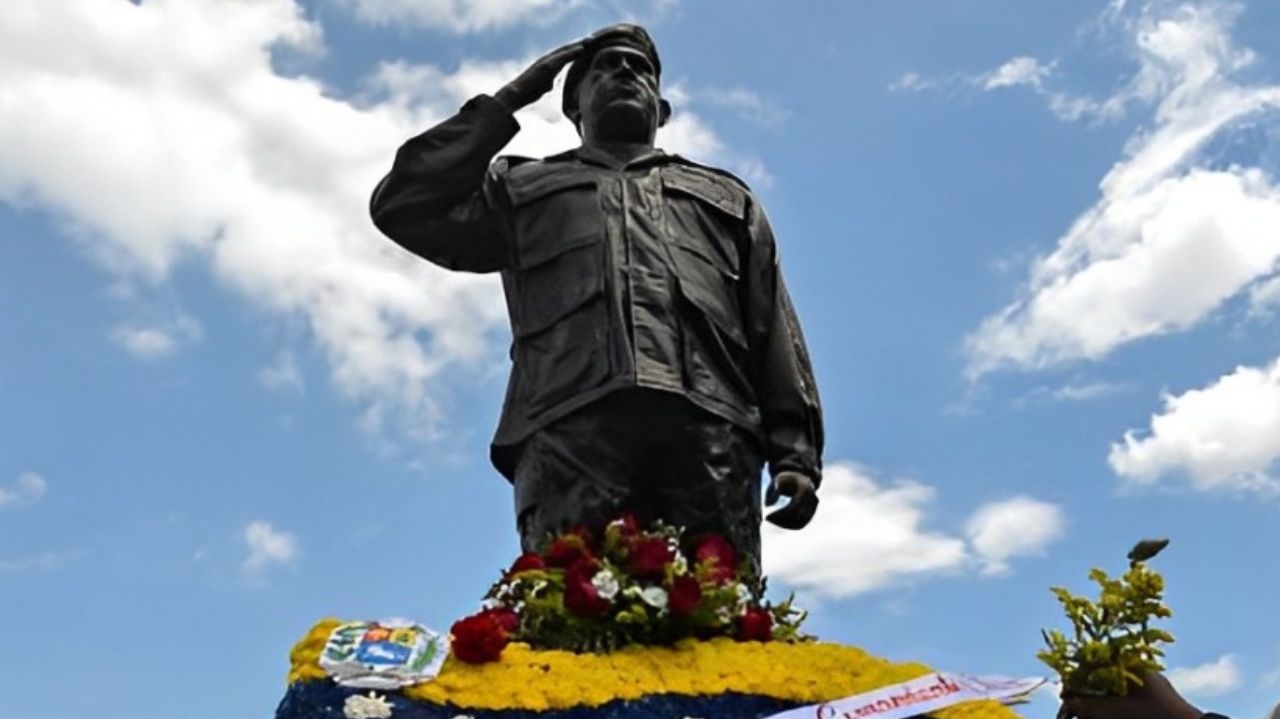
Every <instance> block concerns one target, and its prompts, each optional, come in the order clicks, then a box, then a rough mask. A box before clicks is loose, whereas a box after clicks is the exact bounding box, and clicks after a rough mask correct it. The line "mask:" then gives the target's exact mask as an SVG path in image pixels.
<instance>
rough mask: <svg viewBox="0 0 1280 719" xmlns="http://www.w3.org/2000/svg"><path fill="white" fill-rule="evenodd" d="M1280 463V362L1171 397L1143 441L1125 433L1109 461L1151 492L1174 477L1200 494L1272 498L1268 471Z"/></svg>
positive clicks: (1273, 482)
mask: <svg viewBox="0 0 1280 719" xmlns="http://www.w3.org/2000/svg"><path fill="white" fill-rule="evenodd" d="M1277 458H1280V359H1278V360H1276V361H1274V362H1272V363H1271V365H1270V366H1268V367H1265V368H1257V367H1237V368H1236V369H1235V371H1233V372H1231V373H1230V374H1227V375H1224V376H1223V377H1220V378H1219V379H1218V380H1217V381H1216V382H1214V383H1213V384H1211V385H1209V386H1207V387H1205V388H1203V389H1194V390H1188V391H1187V392H1185V393H1183V394H1181V395H1171V394H1166V395H1165V397H1164V412H1162V413H1161V414H1158V415H1154V416H1152V418H1151V428H1150V431H1149V432H1147V433H1146V434H1145V436H1139V435H1138V434H1137V433H1135V432H1132V431H1130V432H1126V433H1125V435H1124V439H1123V441H1121V442H1118V443H1116V444H1113V445H1112V447H1111V453H1110V456H1109V458H1108V460H1109V462H1110V463H1111V468H1112V469H1113V470H1115V472H1116V473H1117V474H1119V475H1120V476H1121V477H1124V478H1125V479H1127V480H1129V481H1130V482H1132V483H1134V484H1141V485H1149V484H1153V483H1155V482H1156V481H1158V480H1159V479H1160V478H1161V477H1164V476H1166V475H1168V474H1169V473H1171V472H1174V471H1175V470H1181V471H1184V472H1185V473H1186V474H1187V475H1188V476H1189V478H1190V480H1191V484H1192V486H1194V487H1195V488H1197V489H1201V490H1230V491H1252V492H1259V493H1262V494H1273V493H1275V492H1277V491H1278V490H1280V481H1277V479H1276V478H1274V477H1271V476H1268V474H1267V470H1268V468H1269V467H1271V466H1272V465H1273V464H1274V463H1275V461H1276V459H1277Z"/></svg>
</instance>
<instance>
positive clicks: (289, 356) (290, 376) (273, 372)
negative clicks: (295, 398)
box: [258, 350, 307, 394]
mask: <svg viewBox="0 0 1280 719" xmlns="http://www.w3.org/2000/svg"><path fill="white" fill-rule="evenodd" d="M258 383H259V384H261V385H262V386H263V387H265V388H267V389H269V390H271V391H273V392H296V393H299V394H301V393H302V392H304V391H306V388H307V385H306V382H305V381H303V379H302V372H300V371H299V370H298V363H297V362H296V361H295V360H294V359H293V353H292V352H289V351H287V350H286V351H283V352H281V353H280V354H279V355H277V356H276V359H275V361H273V362H272V363H271V364H269V365H267V366H266V367H263V368H262V369H260V370H258Z"/></svg>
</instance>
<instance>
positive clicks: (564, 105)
mask: <svg viewBox="0 0 1280 719" xmlns="http://www.w3.org/2000/svg"><path fill="white" fill-rule="evenodd" d="M618 45H625V46H626V47H630V48H633V49H635V50H639V51H640V52H642V53H644V54H645V56H646V57H648V58H649V62H652V63H653V72H654V74H655V75H657V76H659V77H661V76H662V61H661V60H659V59H658V46H657V45H654V44H653V38H651V37H649V33H648V32H646V31H645V29H644V28H642V27H640V26H639V25H632V24H630V23H618V24H617V25H610V26H608V27H606V28H602V29H600V30H597V31H595V32H594V33H592V34H591V37H589V38H587V40H586V48H585V52H583V54H582V57H579V58H578V59H577V60H575V61H574V62H573V64H572V65H570V66H569V74H568V75H566V76H565V80H564V94H563V95H562V96H561V100H560V110H561V112H563V113H564V114H565V117H568V118H569V119H570V120H574V119H575V116H576V115H577V114H578V83H579V82H582V76H583V75H585V74H586V73H587V68H588V67H590V66H591V58H592V57H594V56H595V54H596V53H597V52H599V51H600V50H601V49H602V48H606V47H616V46H618ZM575 121H576V120H575Z"/></svg>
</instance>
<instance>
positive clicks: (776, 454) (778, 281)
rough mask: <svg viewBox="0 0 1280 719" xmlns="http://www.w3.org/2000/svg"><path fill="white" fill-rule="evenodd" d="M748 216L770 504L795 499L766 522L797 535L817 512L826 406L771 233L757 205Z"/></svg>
mask: <svg viewBox="0 0 1280 719" xmlns="http://www.w3.org/2000/svg"><path fill="white" fill-rule="evenodd" d="M747 211H748V217H747V221H748V233H749V237H750V249H749V254H748V260H747V263H746V268H745V273H746V276H745V280H746V282H747V293H748V296H747V298H746V304H747V308H748V310H747V335H748V344H749V347H750V351H751V368H752V371H751V374H752V379H753V382H754V385H755V388H756V395H757V400H758V402H759V405H760V413H761V417H762V420H763V425H764V435H765V456H766V458H767V459H768V461H769V470H770V474H771V475H772V476H773V481H772V482H771V483H770V486H769V491H768V493H767V495H766V498H765V501H766V503H768V504H770V505H772V504H774V503H776V502H777V501H778V499H779V497H782V496H785V497H789V498H790V501H789V502H788V503H787V505H786V506H784V507H782V508H781V509H777V510H775V511H773V512H772V513H770V514H769V516H768V519H769V521H771V522H773V523H774V524H776V525H778V526H780V527H783V528H785V529H800V528H801V527H803V526H805V525H806V524H808V523H809V520H810V519H812V518H813V514H814V512H815V511H816V510H817V507H818V496H817V493H816V490H817V488H818V485H819V484H820V483H821V481H822V444H823V428H822V406H821V403H820V402H819V400H818V387H817V384H816V383H815V382H814V379H813V368H812V365H811V364H810V362H809V351H808V349H807V348H806V347H805V342H804V335H803V334H802V333H801V331H800V322H799V320H798V319H797V318H796V313H795V309H794V308H793V307H792V305H791V298H790V296H789V295H788V294H787V288H786V285H785V284H784V283H783V280H782V271H781V269H780V268H779V266H778V255H777V246H776V244H775V242H774V237H773V229H772V228H771V227H770V226H769V220H768V218H766V217H765V214H764V211H763V209H762V208H761V207H760V206H759V204H758V203H757V202H755V201H754V198H753V200H752V201H751V203H750V205H749V207H748V208H747Z"/></svg>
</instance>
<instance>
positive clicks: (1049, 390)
mask: <svg viewBox="0 0 1280 719" xmlns="http://www.w3.org/2000/svg"><path fill="white" fill-rule="evenodd" d="M1129 389H1130V385H1128V384H1125V383H1122V382H1105V381H1097V382H1068V383H1067V384H1064V385H1061V386H1058V387H1052V386H1041V387H1036V388H1035V389H1033V390H1031V391H1030V392H1028V393H1026V394H1025V395H1023V396H1022V397H1019V398H1017V399H1015V400H1014V401H1013V404H1014V406H1016V407H1027V406H1031V405H1039V404H1050V403H1055V404H1056V403H1062V402H1091V401H1093V400H1096V399H1102V398H1104V397H1111V396H1113V395H1116V394H1120V393H1121V392H1125V391H1127V390H1129Z"/></svg>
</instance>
